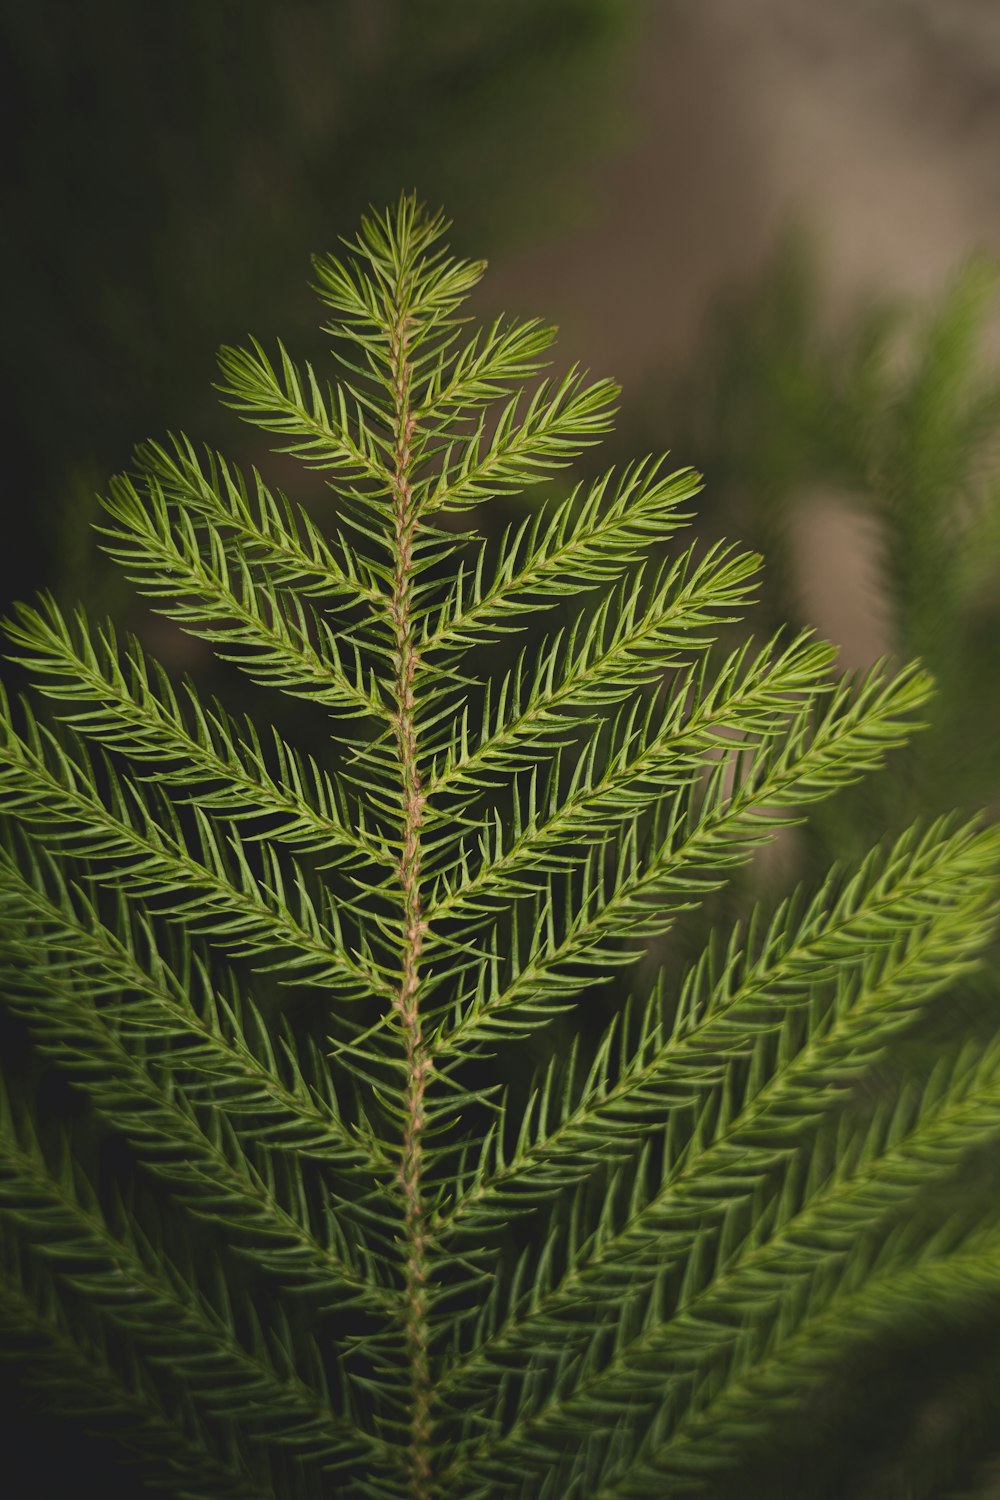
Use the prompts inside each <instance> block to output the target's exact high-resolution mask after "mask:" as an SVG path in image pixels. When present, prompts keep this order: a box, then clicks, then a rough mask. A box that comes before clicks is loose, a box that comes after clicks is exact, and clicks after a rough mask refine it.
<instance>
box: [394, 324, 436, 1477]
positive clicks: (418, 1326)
mask: <svg viewBox="0 0 1000 1500" xmlns="http://www.w3.org/2000/svg"><path fill="white" fill-rule="evenodd" d="M407 342H408V329H407V319H406V317H405V316H404V317H401V318H400V320H399V322H398V323H397V325H396V327H395V329H394V330H393V337H392V366H393V377H394V383H395V417H396V421H395V428H396V431H395V437H396V442H395V451H394V472H393V480H392V491H393V509H394V520H395V553H396V566H395V574H394V578H393V591H392V605H391V611H392V622H393V632H394V636H395V646H396V653H395V655H396V711H395V714H394V717H393V728H394V732H395V736H396V750H397V754H398V757H399V767H400V773H401V780H402V787H401V812H402V825H403V840H402V853H401V855H400V861H399V882H400V888H401V892H402V901H403V922H402V944H401V946H402V976H401V979H400V984H399V990H398V992H397V994H396V996H395V998H394V1001H393V1004H394V1007H395V1009H396V1011H397V1012H398V1015H399V1018H400V1021H401V1022H402V1026H403V1035H404V1043H405V1047H406V1063H407V1083H406V1121H405V1125H404V1128H403V1145H402V1152H401V1155H400V1163H399V1182H400V1186H401V1188H402V1192H403V1202H404V1227H405V1246H406V1248H405V1253H406V1263H405V1267H404V1276H405V1296H406V1303H407V1306H406V1337H407V1344H408V1351H409V1358H410V1381H411V1397H412V1417H411V1423H410V1451H409V1470H410V1493H411V1494H412V1495H413V1497H414V1500H430V1494H431V1461H430V1439H431V1421H430V1395H431V1377H430V1352H429V1331H428V1322H427V1224H426V1213H425V1209H424V1203H423V1190H422V1181H421V1167H422V1155H423V1129H424V1092H425V1090H426V1087H427V1078H428V1075H429V1073H430V1070H431V1066H432V1064H431V1060H430V1058H429V1057H428V1055H427V1050H426V1047H425V1045H424V1041H423V1036H422V1032H421V1024H420V1010H419V1006H418V1001H417V996H418V991H419V987H420V955H421V951H422V949H423V944H424V934H425V931H426V923H425V922H424V919H423V912H422V907H421V899H420V827H421V824H422V822H423V811H424V802H425V798H424V794H423V792H422V790H421V784H420V771H419V768H418V763H417V733H416V720H415V711H414V696H413V679H414V676H415V674H416V670H417V666H418V663H419V660H420V658H419V653H418V651H417V648H416V645H415V643H414V637H413V626H412V621H411V616H410V595H411V578H412V570H413V538H414V535H415V533H416V529H417V507H416V504H415V502H414V497H413V489H412V485H411V482H410V466H411V463H412V451H411V450H412V443H413V433H414V421H413V416H412V413H411V411H410V390H409V388H410V365H409V360H408V357H407Z"/></svg>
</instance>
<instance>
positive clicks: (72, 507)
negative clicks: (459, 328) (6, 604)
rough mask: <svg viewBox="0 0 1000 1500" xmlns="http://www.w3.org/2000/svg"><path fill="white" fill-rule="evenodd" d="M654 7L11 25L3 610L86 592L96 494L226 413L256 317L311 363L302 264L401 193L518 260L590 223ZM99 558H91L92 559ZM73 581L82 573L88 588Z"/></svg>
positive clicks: (349, 4)
mask: <svg viewBox="0 0 1000 1500" xmlns="http://www.w3.org/2000/svg"><path fill="white" fill-rule="evenodd" d="M641 9H642V7H639V6H623V5H619V4H618V3H617V0H547V3H546V4H545V5H543V6H539V5H537V4H534V3H533V0H503V3H502V4H501V3H487V4H479V5H471V6H470V5H468V4H464V3H461V0H425V3H423V4H421V5H414V4H412V3H409V0H287V3H284V4H281V5H273V4H270V3H266V0H213V3H212V4H210V5H205V4H201V3H198V0H172V3H171V4H169V5H160V6H157V5H136V4H134V3H131V0H94V3H93V4H90V5H87V6H77V7H74V6H67V5H64V4H62V3H60V0H37V3H33V4H31V5H23V4H19V3H17V0H7V3H6V4H5V5H4V7H3V10H2V13H0V44H2V51H3V55H4V58H5V63H4V70H5V76H3V77H2V87H0V95H2V97H3V99H4V108H5V110H6V113H7V120H8V129H7V132H6V142H7V162H6V167H7V178H8V181H7V188H6V192H5V208H6V215H5V216H6V221H7V230H6V232H5V234H4V236H3V240H2V245H0V266H2V276H0V286H2V287H3V289H4V301H3V324H4V340H5V344H6V352H7V358H8V362H9V367H10V368H11V370H12V371H14V372H15V376H14V378H13V379H12V380H11V382H10V389H9V391H8V394H7V415H8V418H9V421H10V425H11V434H10V436H9V438H8V441H7V445H6V457H7V464H6V470H7V484H8V499H7V505H8V508H9V511H10V513H11V514H16V515H17V517H18V518H19V520H20V524H21V526H22V528H23V531H22V536H21V539H20V543H19V546H18V549H17V553H16V556H15V557H11V558H9V560H8V563H7V565H6V569H5V576H4V577H3V578H2V579H0V596H2V597H5V598H10V597H11V595H12V594H16V595H18V596H23V594H24V593H25V591H26V589H29V588H30V587H31V586H32V585H34V584H37V583H38V582H40V581H43V580H50V579H51V580H53V581H55V582H56V583H57V584H58V583H61V582H64V581H65V582H66V583H67V586H69V585H70V584H71V585H72V586H73V587H74V588H75V589H78V587H79V585H80V583H81V582H82V581H83V579H82V578H81V574H80V568H81V564H82V562H83V560H84V554H85V553H86V547H84V549H83V553H81V541H80V538H81V537H86V535H87V527H88V525H89V522H90V520H91V519H92V512H91V510H90V508H89V507H88V505H87V504H85V503H84V502H83V500H82V496H83V495H84V494H85V493H86V492H88V491H89V490H91V489H92V488H93V487H94V484H95V483H96V484H100V483H103V481H104V479H105V478H106V476H107V474H108V473H109V472H111V471H113V470H114V469H116V468H118V467H121V466H122V465H123V464H124V463H125V462H126V461H127V458H128V454H129V452H130V450H131V447H132V445H133V443H134V442H136V441H137V440H139V439H141V438H143V437H145V436H147V435H149V434H150V433H151V432H152V431H154V430H155V431H157V432H158V431H159V427H160V424H161V422H162V419H163V418H162V414H163V413H164V412H170V413H171V414H172V418H171V419H172V420H173V421H175V422H176V424H177V425H178V426H181V427H184V426H188V427H191V428H192V429H193V430H196V431H199V432H200V433H202V435H203V436H204V437H205V438H206V439H207V440H209V441H215V440H219V441H221V440H222V439H223V438H226V437H231V436H232V435H233V434H234V432H235V424H233V425H232V426H229V427H227V426H226V425H225V423H224V422H220V417H219V413H218V408H217V407H216V406H215V404H214V403H212V402H211V401H210V400H208V399H206V395H205V392H206V390H207V386H208V381H209V380H210V379H211V378H212V371H213V359H214V352H215V350H216V348H217V347H218V346H219V345H220V344H222V343H226V342H232V341H234V340H236V339H239V338H242V337H243V336H244V334H245V333H246V330H247V328H248V327H249V326H250V324H251V322H253V323H254V324H255V326H257V327H262V328H266V327H283V328H286V329H287V330H288V331H289V338H290V339H291V338H293V337H294V338H295V339H296V340H297V342H298V346H299V347H300V348H303V349H304V350H305V352H306V353H307V354H308V353H311V352H312V349H313V348H314V347H315V346H316V344H317V335H316V331H315V325H314V321H313V314H312V306H311V300H310V299H309V298H307V297H305V296H303V295H302V292H301V278H300V277H297V276H291V277H290V276H289V274H288V272H289V267H293V268H294V267H295V266H300V267H303V268H305V267H306V266H307V265H308V257H309V255H310V254H311V253H312V252H314V251H317V250H320V249H323V248H324V247H327V246H329V245H332V244H333V243H335V241H336V239H337V236H338V235H339V234H340V233H342V232H345V231H346V230H348V229H350V228H351V227H352V226H353V224H354V223H355V222H356V220H357V217H358V215H359V213H360V212H361V211H362V210H363V209H365V208H366V207H367V205H368V204H369V203H371V202H375V203H379V204H380V203H382V202H388V201H390V200H394V199H395V198H396V197H397V196H398V194H399V192H400V189H401V188H409V187H415V188H416V189H417V191H418V193H419V195H420V196H421V197H423V198H424V199H426V200H427V201H429V202H432V203H444V204H447V206H448V212H449V214H450V215H452V216H453V217H454V218H455V219H456V220H457V221H458V222H459V223H460V224H461V238H462V244H461V245H458V246H457V248H458V249H460V250H461V249H462V248H463V247H464V245H465V243H466V242H467V243H468V244H474V245H476V246H482V245H483V244H484V243H485V244H488V245H491V246H494V247H496V246H499V245H501V244H504V243H510V242H512V241H513V242H516V241H517V240H518V239H525V238H527V239H530V238H532V237H533V236H535V235H537V233H538V230H539V227H540V226H543V225H545V224H551V223H552V222H563V221H565V220H566V218H567V217H568V218H570V219H572V218H573V217H574V216H575V215H578V214H579V213H580V212H582V211H585V199H584V196H583V191H582V188H581V176H580V172H579V169H580V168H581V167H582V166H583V165H584V164H586V163H587V162H589V161H592V160H593V158H594V155H595V153H597V152H600V151H601V150H603V149H604V148H605V147H606V146H607V145H608V144H609V143H612V142H613V141H615V140H616V139H618V137H619V133H620V129H621V120H622V113H621V108H620V105H619V103H618V97H619V89H618V87H617V84H618V82H619V80H620V76H621V67H620V64H621V62H622V60H623V59H624V58H625V57H626V56H627V45H626V44H627V43H628V41H629V39H630V38H631V36H632V34H633V31H634V25H635V22H636V21H637V19H638V17H639V14H640V11H641ZM74 557H75V559H76V563H75V566H73V565H72V564H73V559H74ZM67 568H68V569H69V571H70V576H68V577H67V576H66V570H67Z"/></svg>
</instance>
